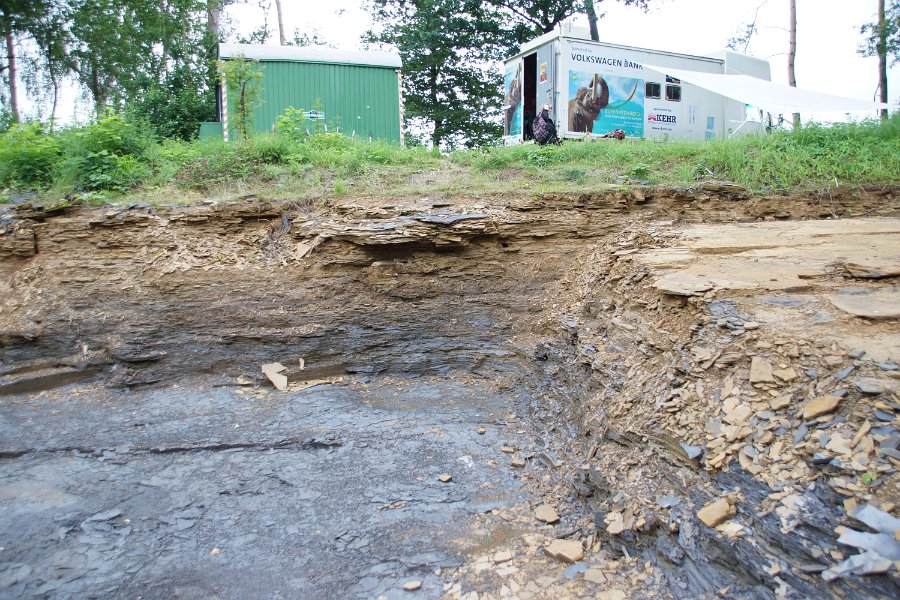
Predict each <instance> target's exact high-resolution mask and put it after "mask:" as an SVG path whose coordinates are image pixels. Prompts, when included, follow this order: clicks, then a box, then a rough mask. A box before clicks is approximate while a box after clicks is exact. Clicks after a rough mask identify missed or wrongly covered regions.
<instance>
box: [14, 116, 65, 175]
mask: <svg viewBox="0 0 900 600" xmlns="http://www.w3.org/2000/svg"><path fill="white" fill-rule="evenodd" d="M61 156H62V150H61V148H60V143H59V139H58V138H57V137H56V136H55V135H54V134H52V133H51V132H49V131H47V128H46V127H45V126H44V125H43V124H42V123H40V122H33V123H23V124H20V125H14V126H13V127H12V128H10V130H9V131H7V132H6V133H4V134H0V185H2V186H11V187H14V188H17V189H21V190H41V189H46V188H48V187H50V185H51V183H52V178H53V171H54V169H56V166H57V165H58V164H59V161H60V157H61Z"/></svg>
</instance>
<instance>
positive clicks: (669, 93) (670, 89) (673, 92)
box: [666, 85, 681, 102]
mask: <svg viewBox="0 0 900 600" xmlns="http://www.w3.org/2000/svg"><path fill="white" fill-rule="evenodd" d="M666 100H671V101H672V102H681V86H680V85H667V86H666Z"/></svg>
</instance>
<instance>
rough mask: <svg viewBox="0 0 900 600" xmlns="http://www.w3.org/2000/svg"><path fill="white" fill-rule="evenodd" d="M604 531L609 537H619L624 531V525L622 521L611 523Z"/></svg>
mask: <svg viewBox="0 0 900 600" xmlns="http://www.w3.org/2000/svg"><path fill="white" fill-rule="evenodd" d="M606 531H607V533H609V535H619V534H620V533H622V532H623V531H625V523H623V522H622V521H613V522H612V523H610V524H609V525H608V526H607V527H606Z"/></svg>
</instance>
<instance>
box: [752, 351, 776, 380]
mask: <svg viewBox="0 0 900 600" xmlns="http://www.w3.org/2000/svg"><path fill="white" fill-rule="evenodd" d="M750 383H775V378H774V377H773V376H772V365H771V363H769V361H767V360H766V359H764V358H763V357H761V356H754V357H753V359H752V360H751V361H750Z"/></svg>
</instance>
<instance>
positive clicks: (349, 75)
mask: <svg viewBox="0 0 900 600" xmlns="http://www.w3.org/2000/svg"><path fill="white" fill-rule="evenodd" d="M239 56H243V57H244V58H247V59H252V60H257V61H259V64H260V67H261V68H262V72H263V78H262V101H261V103H260V104H259V106H257V107H256V109H255V110H254V115H253V116H254V118H253V126H254V129H256V130H257V131H260V132H263V131H271V130H272V128H273V127H274V125H275V120H276V119H277V118H278V116H279V115H281V114H283V113H284V111H285V109H287V108H288V107H290V106H293V107H294V108H297V109H303V110H304V111H309V113H308V115H307V116H308V118H310V119H312V120H320V121H321V123H322V124H324V126H325V127H327V129H328V131H339V132H340V133H343V134H345V135H350V136H356V137H362V138H372V139H381V140H390V141H396V142H402V141H403V131H402V116H403V115H402V112H403V96H402V91H401V90H402V88H401V85H400V67H401V64H402V63H401V61H400V56H399V55H398V54H395V53H391V52H351V51H342V50H332V49H330V48H319V47H303V48H298V47H295V46H259V45H252V44H220V45H219V58H220V59H221V60H228V59H230V58H237V57H239ZM219 107H220V108H219V120H220V122H221V125H222V132H221V135H222V136H223V137H224V138H225V139H226V140H228V137H229V131H228V121H229V120H232V121H233V120H234V119H235V107H234V100H233V99H230V98H228V97H227V92H226V90H225V86H220V89H219ZM201 131H202V132H203V133H207V135H209V133H212V134H213V135H215V133H214V132H215V129H214V128H211V127H207V128H206V129H205V130H201ZM231 133H232V136H233V134H234V131H233V130H232V132H231Z"/></svg>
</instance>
